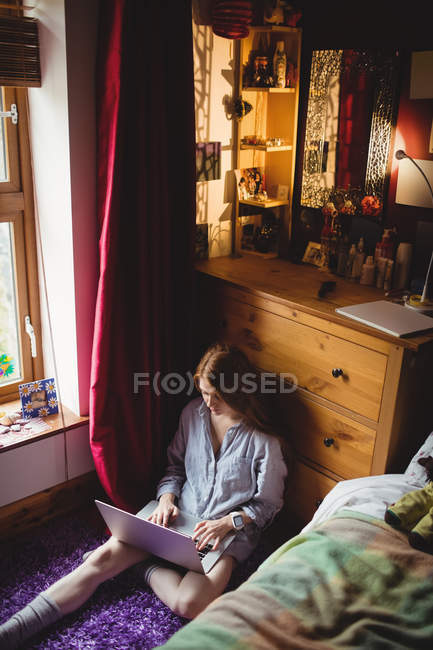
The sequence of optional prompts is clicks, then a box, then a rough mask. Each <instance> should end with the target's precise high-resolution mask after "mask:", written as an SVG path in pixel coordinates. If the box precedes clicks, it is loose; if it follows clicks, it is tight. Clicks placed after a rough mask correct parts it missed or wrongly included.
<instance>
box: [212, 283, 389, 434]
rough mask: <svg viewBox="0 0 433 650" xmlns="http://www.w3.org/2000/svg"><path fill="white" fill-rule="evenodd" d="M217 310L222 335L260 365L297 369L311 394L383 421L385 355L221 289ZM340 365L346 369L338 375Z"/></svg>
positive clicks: (292, 371) (300, 382)
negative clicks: (252, 303) (246, 301)
mask: <svg viewBox="0 0 433 650" xmlns="http://www.w3.org/2000/svg"><path fill="white" fill-rule="evenodd" d="M213 313H214V314H215V313H217V314H218V316H217V318H216V322H215V323H214V325H215V328H214V331H215V330H216V334H217V336H219V337H221V338H222V339H224V340H226V341H229V342H231V343H235V344H237V345H239V347H241V348H242V349H243V350H244V351H245V352H246V353H247V354H248V356H249V358H250V359H251V360H252V361H253V362H254V363H255V364H257V365H258V366H259V367H260V368H262V369H264V370H266V371H270V372H276V373H289V374H293V375H295V376H296V378H297V382H298V385H299V386H302V387H303V388H305V389H307V390H308V391H310V392H311V393H314V394H316V395H321V396H322V397H325V398H327V399H329V400H331V401H332V402H335V403H336V404H340V405H341V406H344V407H346V408H348V409H350V410H352V411H355V412H356V413H360V414H361V415H365V416H366V417H368V418H371V419H373V420H376V421H377V420H378V418H379V411H380V404H381V399H382V390H383V382H384V378H385V371H386V364H387V356H386V355H385V354H381V353H380V352H376V351H375V350H370V349H368V348H365V347H363V346H361V345H357V344H356V343H352V342H350V341H345V340H344V339H340V338H338V337H336V336H332V335H331V334H327V333H325V332H322V331H320V330H316V329H314V328H312V327H308V326H307V325H302V324H301V323H296V322H294V321H291V320H289V319H288V318H284V317H283V316H278V315H277V314H273V313H271V312H268V311H265V310H263V309H258V308H256V307H252V306H250V305H247V304H245V303H242V302H239V301H237V300H233V299H232V298H229V297H227V296H223V295H221V294H220V295H219V296H218V298H217V300H216V302H215V304H214V308H213ZM335 369H339V370H341V371H342V373H341V374H340V375H339V376H334V374H336V373H335ZM333 370H334V374H333V372H332V371H333ZM337 375H338V373H337Z"/></svg>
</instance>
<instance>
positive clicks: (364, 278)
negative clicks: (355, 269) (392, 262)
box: [359, 255, 376, 286]
mask: <svg viewBox="0 0 433 650" xmlns="http://www.w3.org/2000/svg"><path fill="white" fill-rule="evenodd" d="M375 268H376V267H375V264H374V261H373V256H372V255H369V256H368V257H367V259H366V261H365V263H364V264H363V265H362V271H361V277H360V278H359V284H366V285H369V286H371V285H372V284H374V270H375Z"/></svg>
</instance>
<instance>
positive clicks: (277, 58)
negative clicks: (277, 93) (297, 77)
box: [273, 41, 287, 88]
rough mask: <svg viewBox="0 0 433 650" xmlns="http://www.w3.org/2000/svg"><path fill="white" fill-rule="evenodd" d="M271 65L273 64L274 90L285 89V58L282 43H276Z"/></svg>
mask: <svg viewBox="0 0 433 650" xmlns="http://www.w3.org/2000/svg"><path fill="white" fill-rule="evenodd" d="M273 64H274V86H275V87H276V88H285V87H286V68H287V57H286V53H285V51H284V41H278V42H277V47H276V49H275V54H274V60H273Z"/></svg>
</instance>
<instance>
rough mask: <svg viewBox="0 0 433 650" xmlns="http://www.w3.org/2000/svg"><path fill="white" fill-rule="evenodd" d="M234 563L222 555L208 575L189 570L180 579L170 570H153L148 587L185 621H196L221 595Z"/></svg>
mask: <svg viewBox="0 0 433 650" xmlns="http://www.w3.org/2000/svg"><path fill="white" fill-rule="evenodd" d="M234 564H235V560H234V559H233V558H232V557H231V555H223V556H222V557H221V558H220V559H219V560H218V562H217V563H216V564H215V566H213V567H212V569H211V570H210V571H209V573H206V574H201V573H197V572H196V571H188V573H186V574H185V576H184V577H183V578H182V576H181V575H180V574H179V573H177V571H175V570H173V569H166V568H164V567H161V568H158V569H155V571H153V573H152V574H151V576H150V578H149V584H150V586H151V588H152V589H153V591H154V592H155V594H156V595H157V596H158V598H160V599H161V600H162V601H163V603H165V604H166V605H167V606H168V607H170V609H171V610H172V611H173V612H174V613H175V614H178V615H179V616H182V617H184V618H195V617H196V616H197V615H198V614H200V612H201V611H203V609H204V608H205V607H206V606H207V605H209V603H211V602H212V601H213V600H215V598H217V596H219V595H220V594H222V592H223V591H224V589H225V587H226V585H227V583H228V581H229V580H230V576H231V574H232V571H233V567H234Z"/></svg>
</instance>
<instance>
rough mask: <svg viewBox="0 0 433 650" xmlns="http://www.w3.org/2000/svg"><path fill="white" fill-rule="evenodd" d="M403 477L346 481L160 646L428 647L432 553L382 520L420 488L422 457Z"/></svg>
mask: <svg viewBox="0 0 433 650" xmlns="http://www.w3.org/2000/svg"><path fill="white" fill-rule="evenodd" d="M427 456H433V433H431V434H430V435H429V436H428V438H427V440H426V441H425V443H424V445H423V446H422V447H421V449H420V450H419V451H418V453H417V454H416V455H415V457H414V458H413V459H412V461H411V463H410V464H409V466H408V468H407V470H406V472H405V473H404V474H388V475H382V476H374V477H371V476H370V477H364V478H359V479H353V480H350V481H342V482H341V483H339V484H337V486H336V487H335V488H334V489H333V490H331V492H330V493H329V494H328V495H327V496H326V498H325V499H324V501H323V503H322V504H321V506H320V507H319V509H318V510H317V512H316V514H315V516H314V517H313V519H312V520H311V522H310V523H309V524H308V525H307V526H305V528H304V529H303V530H302V531H301V532H300V533H299V534H298V535H297V536H296V537H294V538H292V539H290V540H289V541H287V542H286V543H285V544H283V545H282V546H281V547H280V548H279V549H277V550H276V551H275V552H274V553H273V554H272V555H271V556H270V557H268V558H267V559H266V560H265V561H264V562H263V563H262V564H261V565H260V566H259V568H258V569H257V571H255V573H254V574H253V575H252V576H251V577H250V578H249V579H248V580H247V581H246V582H245V583H244V584H242V585H241V586H240V587H238V588H237V589H235V590H234V591H231V592H229V593H225V594H223V595H222V596H220V597H219V598H218V599H217V600H215V601H214V602H213V603H212V604H211V605H210V606H208V607H207V608H206V610H205V611H204V612H203V613H202V614H201V615H200V616H198V617H197V618H196V619H195V620H194V621H191V622H190V623H188V624H187V625H186V626H185V627H184V628H182V629H181V630H179V631H178V632H176V633H175V634H174V635H173V637H172V638H171V639H170V640H169V641H168V642H167V643H166V644H165V645H164V647H166V648H183V649H184V650H187V649H188V650H203V648H206V649H207V650H221V649H222V648H233V649H234V648H236V650H251V649H254V648H311V649H314V648H317V649H319V648H320V649H321V650H325V649H327V648H368V649H369V650H370V649H375V648H378V649H379V648H380V649H383V648H393V649H394V648H410V649H411V650H414V649H415V648H417V649H418V648H426V649H427V648H428V649H429V650H431V648H433V555H430V554H428V553H424V552H421V551H418V550H415V549H414V548H412V547H411V546H410V545H409V544H408V541H407V535H406V534H405V533H404V532H401V531H399V530H395V529H394V528H392V527H391V526H389V525H388V524H387V523H385V521H384V519H383V517H384V513H385V509H386V507H387V505H388V504H391V503H394V502H395V501H396V500H397V499H399V498H400V496H402V495H403V494H405V493H406V492H409V491H411V490H413V489H417V488H420V487H423V486H424V485H425V483H426V482H427V480H428V479H427V474H426V470H425V469H424V468H423V467H422V466H421V465H420V464H419V463H418V459H419V458H421V457H427Z"/></svg>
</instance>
